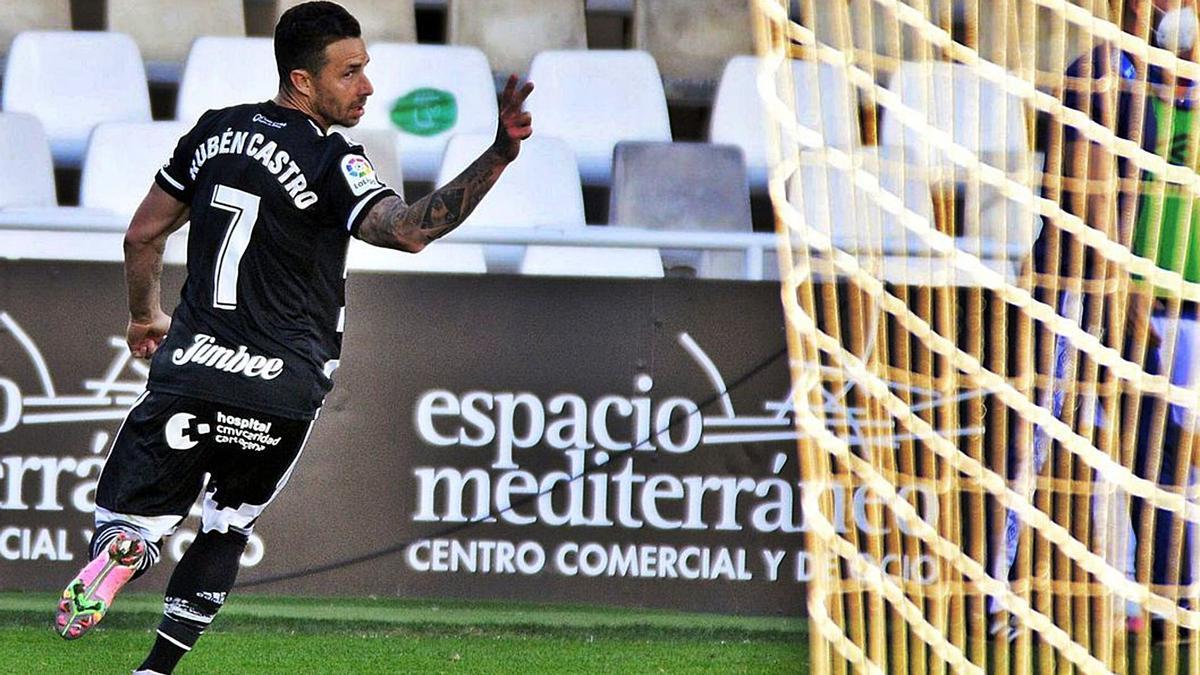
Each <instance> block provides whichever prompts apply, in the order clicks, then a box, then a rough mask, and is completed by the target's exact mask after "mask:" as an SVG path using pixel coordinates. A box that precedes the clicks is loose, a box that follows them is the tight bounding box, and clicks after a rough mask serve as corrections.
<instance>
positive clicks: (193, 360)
mask: <svg viewBox="0 0 1200 675" xmlns="http://www.w3.org/2000/svg"><path fill="white" fill-rule="evenodd" d="M155 182H157V183H158V185H159V187H161V188H162V189H163V190H165V191H166V192H167V193H168V194H170V195H172V196H174V197H175V198H176V199H179V200H180V201H182V202H184V203H186V204H188V205H189V206H190V207H191V225H190V231H189V233H188V244H187V280H186V281H185V282H184V286H183V291H182V293H181V297H180V302H179V306H178V307H176V308H175V311H174V312H173V314H172V321H171V330H170V331H169V332H168V334H167V338H166V340H165V341H164V342H163V344H162V345H161V346H160V347H159V349H158V351H157V352H155V354H154V358H153V360H152V362H151V366H150V382H149V385H148V386H149V388H150V389H152V390H155V391H163V392H168V393H174V394H179V395H183V396H191V397H195V398H200V399H205V400H210V401H216V402H221V403H229V404H233V405H238V406H242V407H246V408H251V409H256V410H261V411H263V412H264V413H270V414H275V415H281V416H285V417H294V418H299V419H307V418H311V417H313V416H314V415H315V413H316V411H317V409H318V408H320V406H321V402H322V401H323V400H324V398H325V395H326V394H327V393H328V392H329V389H330V388H331V387H332V386H333V382H332V379H331V377H332V374H333V370H334V369H335V368H336V367H337V365H338V359H339V357H340V354H341V343H342V329H343V326H344V323H345V279H346V270H345V268H346V247H347V245H348V244H349V240H350V237H351V236H352V235H353V234H354V233H355V232H356V231H357V228H358V226H359V224H360V222H361V221H362V219H363V218H364V217H365V216H366V214H367V212H369V211H370V209H371V207H372V206H373V205H374V204H375V203H376V202H378V201H379V200H380V199H383V198H384V197H387V196H389V195H394V194H395V192H394V191H393V190H392V189H391V188H389V187H387V186H386V185H384V184H383V183H381V182H380V180H379V178H378V176H377V175H376V173H375V170H374V167H373V166H372V164H371V162H370V161H369V160H368V159H367V158H366V156H365V154H364V152H363V148H362V146H359V145H355V144H353V143H351V142H350V141H348V140H347V139H346V138H345V137H344V136H342V135H341V134H340V133H337V132H331V133H325V132H322V131H321V128H320V127H319V126H317V124H316V123H315V122H313V120H312V119H311V118H309V117H308V116H307V115H306V114H304V113H303V112H300V111H299V110H295V109H291V108H284V107H281V106H279V105H276V104H275V103H273V102H270V101H268V102H265V103H255V104H248V105H239V106H234V107H232V108H225V109H222V110H210V111H209V112H207V113H205V114H204V116H202V117H201V118H200V120H199V121H198V122H197V123H196V126H195V127H193V128H192V130H191V131H190V132H188V134H187V135H185V136H184V137H183V138H182V139H180V141H179V144H178V145H177V146H176V148H175V152H174V154H173V155H172V156H171V159H170V161H169V162H167V164H166V165H165V166H164V167H163V168H162V170H161V171H159V172H158V174H157V175H156V176H155Z"/></svg>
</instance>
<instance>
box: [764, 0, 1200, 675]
mask: <svg viewBox="0 0 1200 675" xmlns="http://www.w3.org/2000/svg"><path fill="white" fill-rule="evenodd" d="M749 1H750V3H751V6H752V7H753V10H754V21H755V24H754V27H755V32H756V39H757V44H758V47H759V56H760V59H759V61H760V64H759V70H758V79H757V84H758V89H759V92H760V95H761V98H762V103H763V111H764V119H765V122H766V128H767V137H768V138H767V141H768V155H769V164H770V182H769V192H770V197H771V200H772V203H773V206H774V209H775V213H776V222H777V232H778V235H779V237H780V240H781V243H782V245H781V247H780V256H779V262H780V277H781V280H782V298H783V303H784V307H785V315H786V317H787V322H788V339H789V348H790V359H791V369H792V379H793V385H794V386H793V403H794V408H795V423H796V427H797V430H798V431H799V436H800V438H801V440H800V442H799V446H798V452H799V459H800V466H801V474H802V475H801V480H802V481H804V483H805V485H806V486H807V487H808V488H810V489H807V490H806V491H805V493H804V504H803V508H804V510H805V517H806V522H807V523H808V524H809V526H810V527H809V529H808V531H807V532H806V533H805V536H806V541H805V546H806V548H807V551H808V553H809V556H810V559H811V560H812V561H813V570H814V572H813V575H812V581H811V583H810V585H809V587H808V603H807V612H808V616H809V625H810V635H811V649H812V662H813V666H814V671H815V672H834V673H840V672H847V671H851V670H853V671H860V670H862V671H868V672H913V673H926V672H929V673H939V672H946V671H948V670H949V671H954V672H960V671H961V672H977V673H985V672H986V673H992V672H1005V673H1007V672H1012V673H1049V672H1073V671H1075V670H1078V671H1080V672H1089V673H1090V672H1129V673H1144V672H1150V671H1151V668H1154V669H1155V670H1156V672H1169V673H1174V672H1193V673H1200V633H1198V631H1200V579H1198V578H1197V577H1200V574H1198V573H1197V570H1200V555H1198V551H1200V499H1198V497H1197V495H1198V492H1197V491H1198V490H1200V487H1198V486H1200V479H1198V477H1197V476H1198V474H1197V471H1196V468H1195V467H1196V464H1197V453H1195V452H1194V449H1195V448H1194V446H1195V443H1194V439H1195V436H1196V434H1195V431H1196V411H1197V396H1198V394H1200V363H1193V362H1196V361H1200V312H1198V311H1197V307H1198V306H1200V209H1196V208H1194V207H1195V204H1196V198H1197V196H1200V176H1198V175H1197V170H1196V169H1197V164H1198V162H1200V142H1198V141H1200V139H1198V138H1197V136H1198V135H1200V114H1197V113H1196V112H1194V111H1195V110H1196V109H1200V86H1193V83H1194V82H1200V65H1197V63H1196V62H1195V61H1196V59H1197V56H1196V55H1197V53H1198V52H1200V44H1197V43H1198V42H1200V37H1198V35H1197V34H1198V33H1200V22H1197V21H1196V19H1195V12H1194V10H1192V9H1191V7H1192V2H1191V0H1124V1H1122V0H1114V1H1111V2H1110V1H1109V0H791V1H789V0H749Z"/></svg>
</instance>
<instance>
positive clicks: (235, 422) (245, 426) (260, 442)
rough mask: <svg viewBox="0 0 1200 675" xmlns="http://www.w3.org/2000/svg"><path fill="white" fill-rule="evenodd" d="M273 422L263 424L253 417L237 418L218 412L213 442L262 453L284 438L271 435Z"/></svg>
mask: <svg viewBox="0 0 1200 675" xmlns="http://www.w3.org/2000/svg"><path fill="white" fill-rule="evenodd" d="M272 424H273V423H272V422H263V421H261V420H257V419H254V418H253V417H237V416H234V415H226V414H225V413H223V412H219V411H218V412H217V425H216V426H217V428H216V434H215V435H214V436H213V441H215V442H217V443H221V444H225V445H236V446H239V447H241V448H242V449H243V450H252V451H254V452H262V451H263V450H266V449H267V448H272V447H275V446H276V445H279V442H280V441H281V440H283V437H282V436H272V435H271V433H270V432H271V425H272Z"/></svg>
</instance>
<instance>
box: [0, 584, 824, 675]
mask: <svg viewBox="0 0 1200 675" xmlns="http://www.w3.org/2000/svg"><path fill="white" fill-rule="evenodd" d="M54 602H55V594H53V593H49V594H46V593H0V672H12V673H22V674H23V675H35V674H41V673H46V674H54V675H58V674H60V673H69V672H87V673H95V674H98V675H102V674H106V673H113V674H117V673H120V674H122V675H127V674H128V673H129V672H130V671H131V670H133V668H134V667H136V666H137V665H138V664H139V663H140V662H141V659H142V658H143V657H144V656H145V653H146V650H147V649H148V648H149V645H150V644H151V642H152V641H153V637H154V633H153V630H154V627H155V626H156V625H157V623H158V615H159V612H160V611H161V598H159V597H158V596H154V595H149V594H129V595H126V596H122V597H120V598H119V599H118V600H117V603H116V605H115V607H114V608H113V610H112V612H111V613H110V614H109V615H108V616H107V617H106V618H105V619H104V623H102V624H101V625H100V627H98V628H97V629H96V630H95V631H93V633H92V634H89V635H87V636H85V637H84V638H82V639H80V640H78V641H76V642H70V643H68V642H64V641H63V640H61V639H60V638H59V637H58V636H57V635H55V634H54V632H53V631H52V630H51V628H50V620H51V616H52V614H53V610H54ZM175 672H176V673H178V674H179V675H188V674H199V673H214V674H215V673H221V674H226V673H239V674H240V673H247V674H251V673H288V674H289V675H291V674H294V673H807V672H808V635H807V633H806V630H805V626H804V623H803V621H802V620H800V619H772V618H757V617H729V616H719V615H707V614H684V613H679V612H666V611H653V610H629V609H609V608H596V607H581V606H568V605H532V604H518V603H499V602H468V601H436V602H435V601H430V600H396V599H379V600H373V599H331V598H314V599H308V598H304V599H302V598H286V597H270V596H251V595H243V596H237V595H234V596H232V597H231V598H230V601H229V604H228V605H227V606H226V607H225V609H223V610H222V612H221V616H219V617H218V618H217V620H216V622H215V623H214V625H213V627H212V628H211V629H210V630H209V632H208V633H207V634H206V635H205V636H204V637H203V638H202V639H201V641H200V644H199V645H198V646H197V648H196V650H195V652H193V653H192V654H189V655H188V656H187V657H186V658H185V659H184V660H183V662H182V663H181V664H180V667H179V668H178V669H176V671H175Z"/></svg>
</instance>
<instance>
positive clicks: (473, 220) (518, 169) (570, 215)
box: [437, 133, 587, 227]
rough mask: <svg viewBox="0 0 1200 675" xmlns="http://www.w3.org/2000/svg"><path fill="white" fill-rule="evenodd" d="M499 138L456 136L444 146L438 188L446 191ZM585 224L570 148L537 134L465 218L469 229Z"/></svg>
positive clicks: (576, 171) (577, 174)
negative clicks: (445, 186) (471, 227)
mask: <svg viewBox="0 0 1200 675" xmlns="http://www.w3.org/2000/svg"><path fill="white" fill-rule="evenodd" d="M495 138H496V135H495V134H494V133H492V134H457V135H456V136H454V138H451V139H450V142H449V143H447V144H446V154H445V156H444V157H443V159H442V167H441V171H440V172H439V173H438V177H437V184H438V185H445V184H446V183H448V182H450V180H451V179H453V178H454V177H455V176H457V175H458V174H459V173H461V172H462V170H463V169H465V168H467V166H468V165H469V164H470V163H471V162H473V161H475V158H476V157H478V156H479V155H480V153H482V152H483V151H484V150H486V149H487V147H488V146H489V145H491V143H492V141H494V140H495ZM586 222H587V221H586V220H585V219H584V212H583V189H582V188H581V187H580V183H579V169H577V168H576V167H575V156H574V155H573V154H572V153H571V148H570V146H568V145H567V144H566V143H565V142H563V141H562V140H561V139H558V138H552V137H549V136H543V135H541V134H534V135H533V136H532V137H531V138H530V139H529V140H527V141H525V142H524V143H522V144H521V154H520V155H518V156H517V160H516V161H515V162H513V163H512V164H510V165H509V166H508V168H507V169H505V170H504V173H502V174H500V180H498V181H496V184H495V185H494V186H493V187H492V190H491V191H490V192H488V193H487V196H485V197H484V198H483V201H481V202H479V205H478V206H476V207H475V210H474V211H473V212H472V213H471V215H470V216H469V217H468V218H467V225H466V226H467V227H469V226H471V225H482V226H486V227H530V226H538V225H549V226H557V227H562V226H564V225H572V226H573V225H578V226H580V227H582V226H583V225H584V224H585V223H586Z"/></svg>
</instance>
